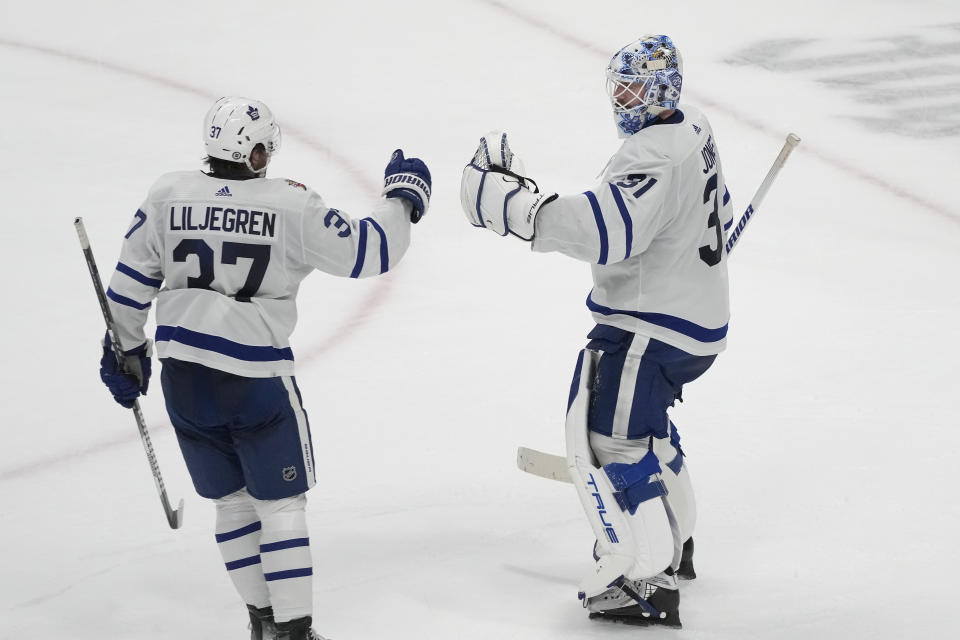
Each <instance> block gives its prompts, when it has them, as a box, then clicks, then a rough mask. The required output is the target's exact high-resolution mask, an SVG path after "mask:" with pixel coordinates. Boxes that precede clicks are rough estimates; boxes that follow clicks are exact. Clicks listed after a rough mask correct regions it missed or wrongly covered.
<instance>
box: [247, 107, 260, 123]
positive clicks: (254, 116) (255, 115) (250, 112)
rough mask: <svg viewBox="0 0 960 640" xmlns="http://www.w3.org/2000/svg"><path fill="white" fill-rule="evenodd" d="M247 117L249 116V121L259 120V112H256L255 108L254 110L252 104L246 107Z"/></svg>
mask: <svg viewBox="0 0 960 640" xmlns="http://www.w3.org/2000/svg"><path fill="white" fill-rule="evenodd" d="M247 115H248V116H250V119H251V120H259V119H260V112H259V111H258V110H257V108H256V107H255V106H253V105H252V104H251V105H250V106H248V107H247Z"/></svg>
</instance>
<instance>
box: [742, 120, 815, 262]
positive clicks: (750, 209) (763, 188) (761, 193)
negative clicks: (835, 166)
mask: <svg viewBox="0 0 960 640" xmlns="http://www.w3.org/2000/svg"><path fill="white" fill-rule="evenodd" d="M798 144H800V137H799V136H798V135H797V134H795V133H790V134H787V139H786V141H785V142H784V143H783V147H782V148H781V149H780V153H779V154H777V159H776V160H774V161H773V166H771V167H770V170H769V171H767V175H766V177H765V178H764V179H763V182H761V183H760V188H759V189H757V192H756V193H755V194H753V200H751V201H750V204H748V205H747V210H746V211H744V212H743V215H742V216H740V222H738V223H737V226H736V227H734V229H733V232H732V233H731V234H730V237H729V238H728V239H727V253H730V252H731V251H733V247H734V245H735V244H737V241H739V240H740V236H741V235H742V234H743V230H744V229H746V228H747V224H748V223H749V222H750V219H751V218H753V214H755V213H756V212H757V209H759V208H760V203H762V202H763V199H764V198H765V197H766V195H767V191H769V190H770V185H772V184H773V181H774V179H775V178H776V177H777V174H778V173H780V169H783V165H784V163H785V162H786V161H787V158H789V157H790V153H791V152H792V151H793V150H794V149H796V148H797V145H798Z"/></svg>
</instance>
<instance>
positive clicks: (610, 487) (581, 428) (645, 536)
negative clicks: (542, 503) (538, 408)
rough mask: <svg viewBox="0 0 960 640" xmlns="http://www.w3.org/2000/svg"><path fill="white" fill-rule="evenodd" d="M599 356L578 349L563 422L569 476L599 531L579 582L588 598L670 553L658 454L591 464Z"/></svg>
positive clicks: (647, 572) (658, 564) (656, 569)
mask: <svg viewBox="0 0 960 640" xmlns="http://www.w3.org/2000/svg"><path fill="white" fill-rule="evenodd" d="M598 358H599V354H598V353H597V352H595V351H591V350H588V349H585V350H583V351H582V352H581V356H580V359H579V360H578V363H577V365H578V366H577V372H576V373H575V375H574V380H575V381H576V382H577V387H576V390H575V391H572V393H571V401H570V407H569V410H568V412H567V426H566V436H567V465H568V467H569V470H570V477H571V480H572V481H573V485H574V487H575V488H576V490H577V496H578V497H579V498H580V502H581V504H582V506H583V508H584V512H585V513H586V514H587V520H588V521H589V522H590V526H591V528H592V529H593V531H594V534H595V535H596V537H597V555H598V556H599V557H600V560H599V561H598V562H597V563H596V565H595V566H594V571H593V572H592V573H591V574H590V575H588V576H587V578H585V579H584V580H583V582H582V583H581V585H580V591H581V594H582V596H583V597H588V598H589V597H593V596H596V595H599V594H600V593H603V592H604V591H605V590H606V589H607V588H608V587H609V585H610V584H611V583H613V582H614V581H615V580H617V579H618V578H621V577H626V578H630V579H632V580H642V579H644V578H649V577H651V576H655V575H657V574H658V573H660V572H661V571H663V570H664V569H665V568H667V567H668V566H670V564H671V562H672V560H673V556H674V544H673V534H672V532H671V527H670V521H669V518H668V515H667V510H666V508H665V506H664V502H663V499H662V495H663V492H664V491H663V488H662V485H661V484H660V482H659V477H658V472H659V470H660V466H659V462H658V461H657V459H656V455H655V454H653V453H652V452H651V453H650V457H649V458H645V461H643V463H642V464H641V465H620V466H617V465H613V466H612V467H610V469H609V470H608V469H607V468H605V467H598V466H596V464H595V458H594V455H593V451H592V450H591V448H590V442H589V431H588V429H587V416H588V414H589V409H590V386H591V383H592V380H593V378H594V373H595V369H596V364H597V360H598Z"/></svg>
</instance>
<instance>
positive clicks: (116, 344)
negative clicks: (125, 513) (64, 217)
mask: <svg viewBox="0 0 960 640" xmlns="http://www.w3.org/2000/svg"><path fill="white" fill-rule="evenodd" d="M73 226H74V227H75V228H76V230H77V237H79V238H80V246H81V247H82V248H83V257H84V259H85V260H86V261H87V269H88V270H89V271H90V278H91V279H92V280H93V289H94V291H96V294H97V300H98V301H99V302H100V311H101V312H103V320H104V322H105V323H106V324H107V333H108V334H109V335H110V346H111V348H112V349H113V355H114V357H116V359H117V364H118V365H119V366H120V368H121V369H123V348H122V347H121V346H120V339H119V338H117V330H116V325H115V323H114V321H113V314H111V313H110V307H109V306H108V305H107V296H106V294H105V293H104V292H103V283H102V282H101V280H100V271H99V270H98V269H97V262H96V260H94V258H93V250H92V249H91V248H90V240H89V239H88V238H87V230H86V228H85V227H84V226H83V218H76V219H75V220H74V221H73ZM133 416H134V418H135V419H136V421H137V429H138V430H139V431H140V440H141V441H142V442H143V448H144V450H145V451H146V453H147V461H148V462H149V463H150V471H152V472H153V481H154V484H156V485H157V491H158V492H159V493H160V503H161V504H162V505H163V512H164V514H166V516H167V523H168V524H169V525H170V528H171V529H179V528H180V525H182V524H183V500H181V501H180V504H179V505H178V506H177V508H176V509H172V508H171V507H170V500H169V498H167V489H166V487H165V486H164V484H163V476H162V475H160V465H159V464H157V456H156V454H155V453H154V452H153V443H151V442H150V434H149V433H148V432H147V423H146V421H144V419H143V411H141V410H140V401H139V400H136V399H135V400H134V401H133Z"/></svg>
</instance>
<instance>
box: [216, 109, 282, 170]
mask: <svg viewBox="0 0 960 640" xmlns="http://www.w3.org/2000/svg"><path fill="white" fill-rule="evenodd" d="M203 143H204V145H205V146H206V148H207V155H209V156H210V157H211V158H219V159H221V160H229V161H230V162H242V163H244V164H245V165H247V167H248V168H249V169H250V170H251V171H255V170H254V168H253V166H251V164H250V154H251V153H252V152H253V149H254V148H255V147H256V146H257V145H258V144H262V145H263V147H264V149H265V150H266V152H267V162H268V163H269V162H270V157H271V156H272V155H273V154H275V153H277V152H278V151H280V125H279V124H278V123H277V120H276V118H274V117H273V113H272V112H271V111H270V109H269V107H267V105H265V104H263V103H262V102H260V101H259V100H250V99H249V98H240V97H236V96H231V97H224V98H220V99H219V100H217V101H216V102H215V103H214V105H213V106H212V107H210V110H209V111H207V116H206V118H204V120H203ZM265 171H266V165H264V166H263V168H261V169H260V171H259V172H258V173H261V174H262V173H263V172H265Z"/></svg>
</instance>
